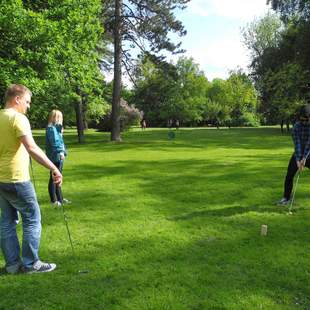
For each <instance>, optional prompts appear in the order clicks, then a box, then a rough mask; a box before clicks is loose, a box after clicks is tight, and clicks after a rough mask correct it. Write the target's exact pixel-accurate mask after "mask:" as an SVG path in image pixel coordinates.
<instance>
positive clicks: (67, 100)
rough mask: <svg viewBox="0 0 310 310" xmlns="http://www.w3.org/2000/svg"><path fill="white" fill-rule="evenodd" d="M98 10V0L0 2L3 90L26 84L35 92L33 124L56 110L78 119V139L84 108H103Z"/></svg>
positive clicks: (68, 118)
mask: <svg viewBox="0 0 310 310" xmlns="http://www.w3.org/2000/svg"><path fill="white" fill-rule="evenodd" d="M81 8H83V10H82V9H81ZM101 9H102V7H101V2H100V0H94V1H90V0H79V1H78V0H54V1H48V0H38V1H26V0H24V1H21V0H15V1H6V2H4V3H3V4H2V5H1V6H0V29H1V32H0V43H1V46H2V47H3V49H1V52H0V64H1V69H2V70H1V72H0V89H1V91H4V90H5V88H6V87H7V85H8V84H10V83H12V82H15V83H23V84H26V85H27V86H28V87H29V88H30V89H31V90H32V91H33V92H34V94H35V96H34V98H33V99H34V100H33V105H32V109H31V111H30V118H31V120H32V121H33V122H34V123H35V125H37V126H42V125H43V124H44V123H45V120H46V116H47V114H48V111H49V110H50V109H51V108H60V109H61V110H63V112H64V114H65V121H66V122H69V123H72V121H73V120H74V118H76V123H77V128H78V135H79V140H80V141H82V140H83V127H84V125H83V124H84V123H85V122H84V114H87V112H86V111H87V110H89V109H90V108H94V106H95V103H96V104H100V105H101V106H102V109H101V111H102V112H103V111H104V110H105V109H104V107H105V106H106V102H104V98H103V94H102V93H103V91H102V82H103V77H102V75H101V73H100V70H99V65H100V57H101V54H100V53H99V47H100V46H101V45H102V44H103V43H102V41H101V40H102V32H103V27H102V25H101V20H100V14H101ZM25 30H27V31H25ZM75 112H76V113H75ZM97 112H98V109H97ZM74 114H76V117H75V116H74Z"/></svg>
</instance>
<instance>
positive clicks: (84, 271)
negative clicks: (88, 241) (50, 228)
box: [57, 185, 89, 274]
mask: <svg viewBox="0 0 310 310" xmlns="http://www.w3.org/2000/svg"><path fill="white" fill-rule="evenodd" d="M57 187H58V189H59V193H60V198H61V201H60V203H61V210H62V214H63V219H64V222H65V225H66V229H67V234H68V238H69V241H70V245H71V250H72V255H73V257H74V260H75V262H77V256H76V253H75V250H74V246H73V242H72V238H71V233H70V229H69V224H68V216H67V214H66V212H65V204H64V201H63V195H62V190H61V187H60V186H59V185H57ZM78 273H79V274H85V273H89V270H79V271H78Z"/></svg>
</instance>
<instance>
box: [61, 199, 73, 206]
mask: <svg viewBox="0 0 310 310" xmlns="http://www.w3.org/2000/svg"><path fill="white" fill-rule="evenodd" d="M62 203H64V204H68V205H69V204H70V203H71V201H70V200H69V199H66V198H63V199H62Z"/></svg>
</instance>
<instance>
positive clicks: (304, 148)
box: [278, 104, 310, 206]
mask: <svg viewBox="0 0 310 310" xmlns="http://www.w3.org/2000/svg"><path fill="white" fill-rule="evenodd" d="M292 137H293V142H294V153H293V155H292V156H291V158H290V161H289V164H288V167H287V173H286V177H285V182H284V194H283V198H282V199H281V200H280V201H279V203H278V204H279V205H282V206H286V205H288V204H289V203H290V199H291V194H292V189H293V180H294V176H295V174H296V172H297V171H299V172H301V171H302V170H303V168H304V167H305V166H306V167H308V168H310V156H309V153H310V105H309V104H307V105H303V106H302V107H301V108H300V111H299V114H298V121H297V122H296V123H295V125H294V127H293V131H292Z"/></svg>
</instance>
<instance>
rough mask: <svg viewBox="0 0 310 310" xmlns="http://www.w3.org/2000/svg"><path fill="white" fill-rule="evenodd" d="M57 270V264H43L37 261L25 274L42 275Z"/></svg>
mask: <svg viewBox="0 0 310 310" xmlns="http://www.w3.org/2000/svg"><path fill="white" fill-rule="evenodd" d="M55 268H56V264H50V263H43V262H41V261H40V260H38V261H36V262H35V263H34V264H33V266H32V267H31V268H25V269H24V272H25V273H41V272H50V271H53V270H54V269H55Z"/></svg>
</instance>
